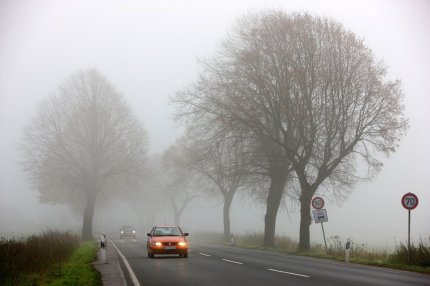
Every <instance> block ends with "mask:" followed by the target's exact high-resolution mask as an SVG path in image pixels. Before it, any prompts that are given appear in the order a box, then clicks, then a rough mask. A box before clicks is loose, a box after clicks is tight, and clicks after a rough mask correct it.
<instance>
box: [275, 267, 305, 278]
mask: <svg viewBox="0 0 430 286" xmlns="http://www.w3.org/2000/svg"><path fill="white" fill-rule="evenodd" d="M267 270H269V271H274V272H279V273H284V274H289V275H295V276H300V277H305V278H309V277H310V276H308V275H303V274H297V273H292V272H287V271H281V270H276V269H272V268H269V269H267Z"/></svg>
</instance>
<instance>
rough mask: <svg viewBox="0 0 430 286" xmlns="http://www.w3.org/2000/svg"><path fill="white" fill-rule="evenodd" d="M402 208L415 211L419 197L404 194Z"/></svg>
mask: <svg viewBox="0 0 430 286" xmlns="http://www.w3.org/2000/svg"><path fill="white" fill-rule="evenodd" d="M402 206H403V207H404V208H405V209H407V210H413V209H414V208H416V207H417V206H418V197H417V196H416V195H415V194H413V193H407V194H404V195H403V197H402Z"/></svg>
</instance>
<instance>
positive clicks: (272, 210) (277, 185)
mask: <svg viewBox="0 0 430 286" xmlns="http://www.w3.org/2000/svg"><path fill="white" fill-rule="evenodd" d="M287 175H288V174H287V172H285V173H281V174H276V175H274V176H272V177H271V182H270V188H269V194H268V195H267V206H266V215H265V217H264V242H263V244H264V246H269V247H273V246H274V245H275V228H276V216H277V215H278V209H279V205H280V204H281V200H282V195H283V193H284V187H285V183H286V179H287Z"/></svg>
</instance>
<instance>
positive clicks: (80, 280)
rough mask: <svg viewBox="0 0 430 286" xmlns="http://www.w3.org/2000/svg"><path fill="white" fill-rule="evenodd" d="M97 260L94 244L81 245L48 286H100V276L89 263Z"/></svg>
mask: <svg viewBox="0 0 430 286" xmlns="http://www.w3.org/2000/svg"><path fill="white" fill-rule="evenodd" d="M96 259H97V246H96V244H95V243H94V242H86V243H83V244H82V245H81V246H80V247H79V249H78V250H77V251H75V252H74V253H73V254H72V256H71V257H70V260H69V262H68V263H67V264H66V265H65V266H64V268H63V269H62V271H61V273H57V274H56V275H55V276H56V277H55V279H54V280H53V281H52V282H50V283H49V284H48V285H50V286H57V285H102V283H101V276H100V273H99V272H98V271H96V270H95V269H94V267H93V266H92V265H91V262H93V261H94V260H96Z"/></svg>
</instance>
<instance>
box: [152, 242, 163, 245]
mask: <svg viewBox="0 0 430 286" xmlns="http://www.w3.org/2000/svg"><path fill="white" fill-rule="evenodd" d="M154 244H155V246H162V245H163V244H162V243H161V242H159V241H157V242H155V243H154Z"/></svg>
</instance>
